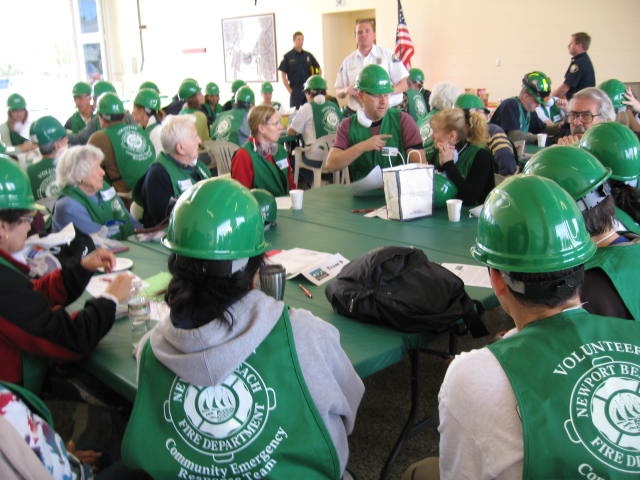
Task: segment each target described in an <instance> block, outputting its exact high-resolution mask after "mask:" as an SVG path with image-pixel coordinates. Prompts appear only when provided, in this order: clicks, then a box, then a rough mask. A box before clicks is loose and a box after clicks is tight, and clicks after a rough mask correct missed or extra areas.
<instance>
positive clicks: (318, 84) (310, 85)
mask: <svg viewBox="0 0 640 480" xmlns="http://www.w3.org/2000/svg"><path fill="white" fill-rule="evenodd" d="M304 89H305V91H306V90H326V89H327V82H325V80H324V78H322V77H321V76H320V75H311V76H310V77H309V78H307V81H306V82H304Z"/></svg>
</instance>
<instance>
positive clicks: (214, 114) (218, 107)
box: [202, 103, 222, 122]
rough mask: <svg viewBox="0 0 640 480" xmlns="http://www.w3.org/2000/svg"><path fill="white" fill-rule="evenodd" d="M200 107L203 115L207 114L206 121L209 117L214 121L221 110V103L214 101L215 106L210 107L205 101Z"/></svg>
mask: <svg viewBox="0 0 640 480" xmlns="http://www.w3.org/2000/svg"><path fill="white" fill-rule="evenodd" d="M202 108H204V112H205V115H206V116H207V122H208V121H209V119H212V120H213V121H215V119H216V117H217V116H218V114H219V113H221V112H222V105H220V104H219V103H216V108H212V107H211V105H209V104H208V103H205V104H204V105H203V106H202Z"/></svg>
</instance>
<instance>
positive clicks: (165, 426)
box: [122, 308, 341, 480]
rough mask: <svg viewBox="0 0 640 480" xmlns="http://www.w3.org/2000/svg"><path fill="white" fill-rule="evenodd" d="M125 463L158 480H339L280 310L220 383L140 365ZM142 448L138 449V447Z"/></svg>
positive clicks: (148, 353)
mask: <svg viewBox="0 0 640 480" xmlns="http://www.w3.org/2000/svg"><path fill="white" fill-rule="evenodd" d="M140 372H141V373H140V375H139V385H138V393H137V395H136V400H135V405H134V408H133V413H132V415H131V420H130V422H129V425H128V427H127V431H126V433H125V437H124V440H123V446H122V453H123V459H124V461H125V463H127V464H128V465H130V466H133V467H136V468H142V469H144V470H145V471H147V472H148V473H150V474H151V475H152V476H153V478H155V479H158V480H163V479H175V478H198V479H220V480H222V479H225V480H229V479H237V480H245V479H256V480H258V479H264V478H269V479H274V480H278V479H286V480H289V479H305V480H307V479H308V480H316V479H317V480H320V479H332V478H333V479H338V478H340V473H341V472H340V471H339V470H340V467H339V460H338V455H337V452H336V450H335V447H334V445H333V442H332V440H331V437H330V436H329V433H328V431H327V429H326V427H325V425H324V423H323V422H322V419H321V417H320V414H319V413H318V411H317V408H316V407H315V404H314V403H313V399H312V398H311V396H310V393H309V391H308V388H307V386H306V384H305V381H304V378H303V376H302V372H301V370H300V365H299V364H298V361H297V354H296V350H295V345H294V343H293V334H292V331H291V324H290V321H289V316H288V313H287V309H286V308H285V310H284V311H283V314H282V316H281V317H280V319H279V321H278V323H277V324H276V326H275V327H274V329H273V330H272V331H271V333H270V334H269V335H268V336H267V338H266V339H265V340H264V341H263V343H262V344H261V345H260V346H259V347H258V348H257V349H256V351H255V352H254V353H253V354H252V355H251V356H249V357H248V358H247V359H246V360H245V361H244V362H242V363H241V364H240V365H238V367H237V368H236V369H235V371H234V372H233V373H232V374H231V375H230V376H229V377H227V379H226V380H224V381H223V382H222V383H221V384H219V385H216V386H198V385H192V384H189V383H187V382H185V381H183V380H182V379H181V378H179V377H177V376H175V375H174V374H173V373H171V371H169V370H168V369H167V368H166V367H164V366H163V365H162V364H160V362H158V360H157V359H156V358H155V356H154V354H153V351H152V350H151V347H150V343H149V342H147V344H146V345H145V347H144V350H143V353H142V358H141V361H140ZM141 445H144V448H140V446H141Z"/></svg>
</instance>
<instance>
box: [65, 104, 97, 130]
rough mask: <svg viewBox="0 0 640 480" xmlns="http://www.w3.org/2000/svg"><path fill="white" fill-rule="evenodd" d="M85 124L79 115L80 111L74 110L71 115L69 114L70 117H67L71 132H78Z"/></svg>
mask: <svg viewBox="0 0 640 480" xmlns="http://www.w3.org/2000/svg"><path fill="white" fill-rule="evenodd" d="M91 118H93V115H92V116H91ZM86 125H87V124H86V122H85V121H84V119H83V118H82V115H80V112H78V111H77V110H76V111H75V112H74V113H73V115H71V118H70V119H69V126H70V127H71V133H78V132H79V131H80V130H82V129H83V128H84V127H85V126H86Z"/></svg>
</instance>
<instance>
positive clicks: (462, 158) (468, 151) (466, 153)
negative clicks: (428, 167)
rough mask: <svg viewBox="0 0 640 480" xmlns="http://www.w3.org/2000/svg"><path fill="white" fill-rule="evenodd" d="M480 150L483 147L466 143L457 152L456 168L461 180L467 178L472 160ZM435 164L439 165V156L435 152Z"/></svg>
mask: <svg viewBox="0 0 640 480" xmlns="http://www.w3.org/2000/svg"><path fill="white" fill-rule="evenodd" d="M482 149H483V147H480V146H478V145H472V144H471V143H467V144H466V146H464V147H462V150H460V151H459V152H458V161H457V162H456V168H457V169H458V171H459V172H460V175H462V177H463V178H467V176H468V175H469V170H471V166H472V165H473V159H474V158H476V154H477V153H478V152H479V151H480V150H482ZM435 163H436V165H440V156H439V152H438V151H437V150H436V156H435Z"/></svg>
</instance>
